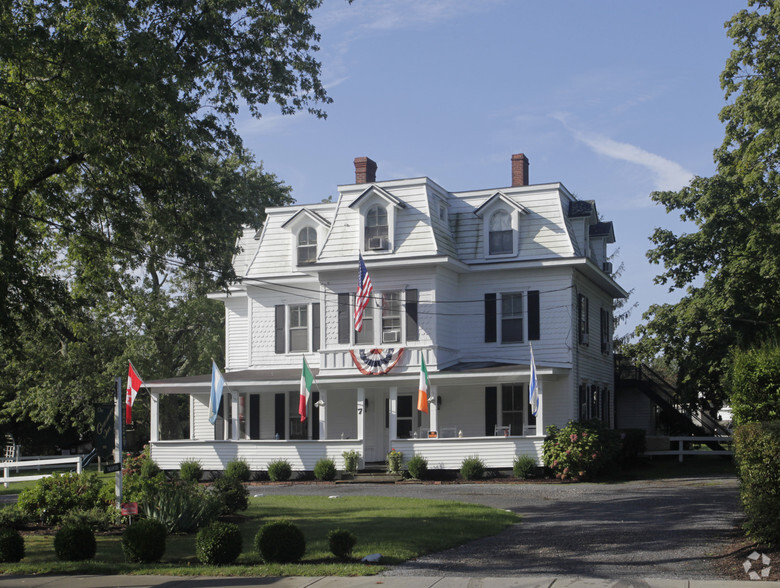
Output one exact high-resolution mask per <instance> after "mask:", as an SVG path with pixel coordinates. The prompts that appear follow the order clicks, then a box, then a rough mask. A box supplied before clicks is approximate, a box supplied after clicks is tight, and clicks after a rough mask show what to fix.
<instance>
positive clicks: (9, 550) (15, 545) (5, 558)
mask: <svg viewBox="0 0 780 588" xmlns="http://www.w3.org/2000/svg"><path fill="white" fill-rule="evenodd" d="M23 557H24V538H23V537H22V536H21V535H20V534H19V531H17V530H16V529H10V528H8V527H0V563H15V562H17V561H21V560H22V558H23Z"/></svg>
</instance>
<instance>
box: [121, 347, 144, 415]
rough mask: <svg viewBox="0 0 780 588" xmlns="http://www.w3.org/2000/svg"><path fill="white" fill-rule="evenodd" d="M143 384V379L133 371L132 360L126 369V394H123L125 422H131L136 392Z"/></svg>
mask: <svg viewBox="0 0 780 588" xmlns="http://www.w3.org/2000/svg"><path fill="white" fill-rule="evenodd" d="M143 385H144V381H143V380H142V379H141V376H139V375H138V373H137V372H136V371H135V368H134V367H133V362H132V361H131V362H130V369H129V370H128V371H127V395H126V396H125V424H128V425H129V424H130V423H132V422H133V402H135V397H136V394H138V391H139V390H140V389H141V386H143Z"/></svg>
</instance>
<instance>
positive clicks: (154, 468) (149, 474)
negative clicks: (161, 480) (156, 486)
mask: <svg viewBox="0 0 780 588" xmlns="http://www.w3.org/2000/svg"><path fill="white" fill-rule="evenodd" d="M160 473H162V470H161V469H160V466H158V465H157V462H156V461H154V460H153V459H152V458H148V459H145V460H143V461H142V462H141V477H142V478H146V479H147V480H149V479H151V478H154V477H155V476H157V475H158V474H160Z"/></svg>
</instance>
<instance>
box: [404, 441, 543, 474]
mask: <svg viewBox="0 0 780 588" xmlns="http://www.w3.org/2000/svg"><path fill="white" fill-rule="evenodd" d="M543 442H544V437H543V436H539V437H517V438H515V437H483V438H473V439H468V438H465V437H464V438H455V439H396V440H393V442H392V443H393V448H394V449H396V451H400V452H402V453H403V454H404V460H405V461H408V460H409V459H411V458H412V457H414V456H415V455H421V456H423V457H424V458H425V459H426V460H428V468H429V469H444V470H455V469H460V467H461V465H462V464H463V459H464V458H465V457H470V456H477V457H479V458H480V459H481V460H482V461H483V463H484V464H485V467H488V468H510V467H512V462H513V461H514V458H515V457H516V456H518V455H530V456H532V457H534V458H535V459H536V463H537V464H539V465H541V464H542V443H543Z"/></svg>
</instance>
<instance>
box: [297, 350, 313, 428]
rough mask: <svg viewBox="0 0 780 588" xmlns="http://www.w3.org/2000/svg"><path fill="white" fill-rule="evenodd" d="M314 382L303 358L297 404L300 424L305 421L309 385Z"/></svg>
mask: <svg viewBox="0 0 780 588" xmlns="http://www.w3.org/2000/svg"><path fill="white" fill-rule="evenodd" d="M313 382H314V375H313V374H312V373H311V370H310V369H309V365H308V364H307V363H306V358H305V357H304V358H303V370H302V371H301V398H300V400H299V402H298V414H299V415H301V422H303V421H305V420H306V407H307V406H308V405H309V397H310V396H311V385H312V383H313Z"/></svg>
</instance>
